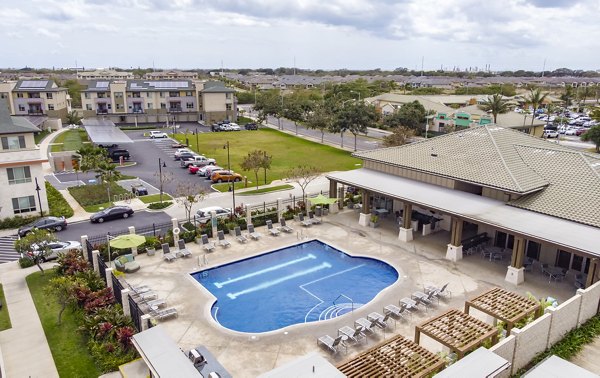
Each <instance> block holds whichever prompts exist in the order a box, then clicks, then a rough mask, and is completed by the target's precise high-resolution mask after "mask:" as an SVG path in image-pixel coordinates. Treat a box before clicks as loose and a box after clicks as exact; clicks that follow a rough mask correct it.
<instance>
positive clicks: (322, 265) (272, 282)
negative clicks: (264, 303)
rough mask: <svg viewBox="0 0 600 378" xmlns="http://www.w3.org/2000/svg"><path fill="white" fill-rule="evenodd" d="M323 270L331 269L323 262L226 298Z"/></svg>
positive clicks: (234, 297) (233, 297)
mask: <svg viewBox="0 0 600 378" xmlns="http://www.w3.org/2000/svg"><path fill="white" fill-rule="evenodd" d="M325 268H331V264H329V263H327V262H324V263H322V264H321V265H317V266H315V267H312V268H310V269H306V270H301V271H299V272H296V273H294V274H290V275H287V276H285V277H281V278H278V279H276V280H271V281H267V282H263V283H261V284H260V285H256V286H253V287H249V288H248V289H246V290H242V291H238V292H237V293H233V294H232V293H227V296H228V297H229V298H231V299H236V298H237V297H239V296H240V295H244V294H248V293H252V292H254V291H257V290H262V289H266V288H268V287H271V286H274V285H277V284H280V283H282V282H285V281H288V280H291V279H294V278H296V277H301V276H304V275H306V274H310V273H314V272H316V271H319V270H321V269H325Z"/></svg>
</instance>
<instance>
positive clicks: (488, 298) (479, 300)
mask: <svg viewBox="0 0 600 378" xmlns="http://www.w3.org/2000/svg"><path fill="white" fill-rule="evenodd" d="M471 307H472V308H474V309H477V310H479V311H482V312H484V313H486V314H488V315H490V316H493V317H494V318H496V319H498V320H501V321H503V322H504V323H506V324H507V332H510V330H511V328H512V327H513V326H514V324H515V323H516V322H518V321H519V320H521V319H523V318H525V317H526V316H528V315H530V314H532V313H533V314H536V315H539V312H540V309H541V305H540V304H539V303H538V302H537V301H535V300H533V299H530V298H526V297H523V296H521V295H519V294H516V293H513V292H512V291H507V290H504V289H501V288H499V287H493V288H491V289H489V290H487V291H485V292H484V293H482V294H480V295H478V296H477V297H475V298H473V299H470V300H468V301H466V302H465V312H466V313H467V314H468V313H469V308H471Z"/></svg>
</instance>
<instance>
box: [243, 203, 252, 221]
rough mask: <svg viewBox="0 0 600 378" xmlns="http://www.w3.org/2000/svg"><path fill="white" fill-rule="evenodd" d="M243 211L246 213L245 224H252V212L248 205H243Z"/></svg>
mask: <svg viewBox="0 0 600 378" xmlns="http://www.w3.org/2000/svg"><path fill="white" fill-rule="evenodd" d="M244 210H245V212H246V224H251V223H252V210H250V208H249V207H248V205H244Z"/></svg>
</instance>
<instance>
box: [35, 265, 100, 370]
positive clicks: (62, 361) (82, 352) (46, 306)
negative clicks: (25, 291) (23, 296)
mask: <svg viewBox="0 0 600 378" xmlns="http://www.w3.org/2000/svg"><path fill="white" fill-rule="evenodd" d="M53 277H55V273H54V272H53V271H52V270H47V271H46V272H45V274H42V273H41V272H36V273H33V274H30V275H29V276H27V279H26V280H27V285H28V286H29V291H30V292H31V296H32V297H33V302H34V303H35V308H36V309H37V312H38V316H39V318H40V321H41V322H42V327H43V328H44V333H45V334H46V339H48V345H49V346H50V351H51V352H52V357H53V358H54V363H55V364H56V369H57V370H58V375H59V376H60V377H62V378H68V377H73V378H75V377H77V378H79V377H98V376H100V374H101V372H100V370H98V369H97V368H96V365H95V364H94V361H93V360H92V357H91V355H90V354H89V352H88V349H87V347H86V342H85V339H84V337H83V336H82V335H81V333H79V331H78V330H77V328H78V325H77V321H76V319H75V316H76V315H75V314H74V313H73V312H71V311H70V310H66V311H65V312H64V313H63V316H62V323H61V325H58V324H57V320H58V311H59V305H58V303H57V302H56V301H55V299H54V298H53V297H49V296H48V295H47V294H46V293H44V287H45V286H46V284H47V283H48V281H49V280H50V279H52V278H53ZM32 357H35V356H32ZM32 363H35V360H32Z"/></svg>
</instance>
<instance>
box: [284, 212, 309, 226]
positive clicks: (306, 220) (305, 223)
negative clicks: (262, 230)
mask: <svg viewBox="0 0 600 378" xmlns="http://www.w3.org/2000/svg"><path fill="white" fill-rule="evenodd" d="M298 220H299V221H300V224H301V225H303V226H304V227H309V226H311V225H312V222H311V221H309V220H308V219H304V214H302V213H298ZM282 226H283V225H282Z"/></svg>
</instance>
